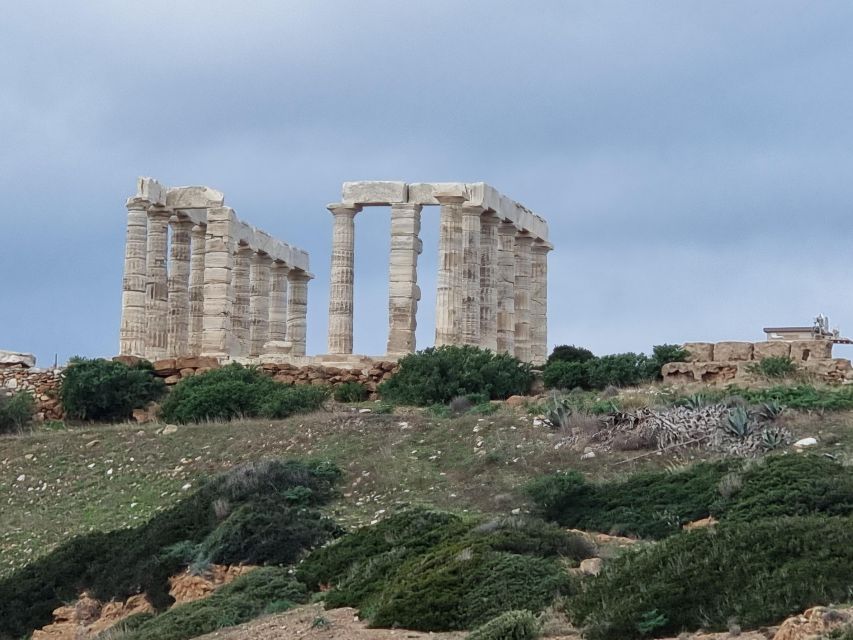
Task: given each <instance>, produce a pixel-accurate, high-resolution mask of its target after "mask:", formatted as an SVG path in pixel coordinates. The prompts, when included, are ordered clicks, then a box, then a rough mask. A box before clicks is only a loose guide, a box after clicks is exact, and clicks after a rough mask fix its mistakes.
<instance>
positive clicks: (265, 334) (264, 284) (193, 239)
mask: <svg viewBox="0 0 853 640" xmlns="http://www.w3.org/2000/svg"><path fill="white" fill-rule="evenodd" d="M167 252H168V255H167ZM312 277H313V276H312V275H311V273H310V271H309V268H308V254H307V253H306V252H305V251H303V250H301V249H298V248H296V247H292V246H290V245H288V244H286V243H284V242H281V241H279V240H276V239H274V238H272V237H271V236H270V235H268V234H267V233H265V232H263V231H259V230H258V229H255V228H254V227H251V226H249V225H248V224H246V223H245V222H241V221H240V220H238V219H237V216H236V214H235V213H234V210H233V209H231V208H230V207H226V206H225V198H224V196H223V194H222V193H221V192H219V191H216V190H214V189H210V188H208V187H171V188H167V187H164V186H162V185H161V184H160V183H158V182H157V181H156V180H154V179H153V178H139V180H138V181H137V191H136V194H135V195H134V196H132V197H131V198H129V199H128V201H127V243H126V248H125V260H124V280H123V284H122V314H121V330H120V348H119V353H120V354H121V355H126V356H137V357H142V358H146V359H148V360H152V361H153V360H158V359H161V358H166V357H177V356H186V355H205V356H212V357H216V358H220V359H227V358H235V357H257V356H260V355H261V354H263V353H268V352H275V353H284V354H288V355H290V356H296V357H299V356H304V355H305V331H306V323H305V316H306V308H307V295H308V281H309V280H310V279H311V278H312Z"/></svg>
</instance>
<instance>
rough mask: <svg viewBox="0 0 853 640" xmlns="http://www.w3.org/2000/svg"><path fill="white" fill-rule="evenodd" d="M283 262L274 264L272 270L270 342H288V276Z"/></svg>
mask: <svg viewBox="0 0 853 640" xmlns="http://www.w3.org/2000/svg"><path fill="white" fill-rule="evenodd" d="M289 272H290V267H288V266H287V265H286V264H284V263H283V262H274V263H273V264H272V267H271V268H270V313H269V341H270V342H284V341H285V340H287V274H288V273H289Z"/></svg>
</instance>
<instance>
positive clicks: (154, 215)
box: [148, 205, 174, 222]
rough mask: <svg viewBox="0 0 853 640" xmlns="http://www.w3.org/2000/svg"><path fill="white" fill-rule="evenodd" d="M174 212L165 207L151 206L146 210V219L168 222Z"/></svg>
mask: <svg viewBox="0 0 853 640" xmlns="http://www.w3.org/2000/svg"><path fill="white" fill-rule="evenodd" d="M173 213H174V212H173V211H172V210H171V209H167V208H166V207H160V206H157V205H155V206H153V207H149V208H148V217H149V218H150V219H152V220H164V221H166V222H168V221H169V220H170V219H171V218H172V214H173Z"/></svg>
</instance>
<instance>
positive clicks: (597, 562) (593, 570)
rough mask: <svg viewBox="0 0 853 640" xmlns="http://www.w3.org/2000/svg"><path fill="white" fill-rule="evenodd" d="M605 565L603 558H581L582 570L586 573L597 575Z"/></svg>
mask: <svg viewBox="0 0 853 640" xmlns="http://www.w3.org/2000/svg"><path fill="white" fill-rule="evenodd" d="M603 567H604V561H603V560H602V559H601V558H587V559H586V560H581V565H580V570H581V573H583V574H585V575H588V576H597V575H598V574H599V573H601V569H602V568H603Z"/></svg>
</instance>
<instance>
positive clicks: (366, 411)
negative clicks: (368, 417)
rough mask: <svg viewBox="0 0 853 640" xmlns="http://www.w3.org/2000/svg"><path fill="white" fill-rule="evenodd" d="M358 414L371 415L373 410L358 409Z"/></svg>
mask: <svg viewBox="0 0 853 640" xmlns="http://www.w3.org/2000/svg"><path fill="white" fill-rule="evenodd" d="M358 412H359V413H373V410H372V409H359V410H358Z"/></svg>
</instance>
